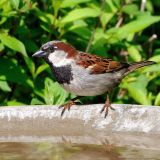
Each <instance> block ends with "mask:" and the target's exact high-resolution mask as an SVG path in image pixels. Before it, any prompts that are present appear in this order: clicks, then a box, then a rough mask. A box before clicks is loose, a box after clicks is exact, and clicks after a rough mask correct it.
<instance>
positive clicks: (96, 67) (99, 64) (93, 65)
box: [77, 52, 129, 74]
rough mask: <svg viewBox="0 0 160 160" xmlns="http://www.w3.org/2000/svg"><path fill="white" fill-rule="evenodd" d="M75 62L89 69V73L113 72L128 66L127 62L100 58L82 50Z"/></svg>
mask: <svg viewBox="0 0 160 160" xmlns="http://www.w3.org/2000/svg"><path fill="white" fill-rule="evenodd" d="M77 64H78V65H80V66H83V67H84V68H88V69H89V70H90V71H91V74H93V73H94V74H101V73H107V72H114V71H117V70H119V69H121V68H124V67H128V66H129V64H127V63H121V62H117V61H114V60H112V59H109V58H102V57H99V56H96V55H92V54H88V53H84V52H79V54H78V56H77Z"/></svg>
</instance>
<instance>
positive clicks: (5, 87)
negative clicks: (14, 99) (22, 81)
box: [0, 80, 11, 92]
mask: <svg viewBox="0 0 160 160" xmlns="http://www.w3.org/2000/svg"><path fill="white" fill-rule="evenodd" d="M0 90H2V91H5V92H10V91H11V88H10V87H9V85H8V83H7V82H6V81H2V80H0Z"/></svg>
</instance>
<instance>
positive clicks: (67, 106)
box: [59, 100, 76, 116]
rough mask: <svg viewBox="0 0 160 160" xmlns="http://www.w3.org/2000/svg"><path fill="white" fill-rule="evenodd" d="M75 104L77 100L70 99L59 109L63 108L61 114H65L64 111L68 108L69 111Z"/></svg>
mask: <svg viewBox="0 0 160 160" xmlns="http://www.w3.org/2000/svg"><path fill="white" fill-rule="evenodd" d="M75 104H76V103H75V101H73V100H71V101H69V102H68V103H66V104H64V105H61V106H59V109H60V108H63V109H62V112H61V116H63V114H64V112H65V110H66V109H68V111H69V110H70V108H71V106H73V105H75Z"/></svg>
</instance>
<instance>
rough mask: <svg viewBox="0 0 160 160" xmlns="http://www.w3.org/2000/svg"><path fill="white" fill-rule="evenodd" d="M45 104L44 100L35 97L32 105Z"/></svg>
mask: <svg viewBox="0 0 160 160" xmlns="http://www.w3.org/2000/svg"><path fill="white" fill-rule="evenodd" d="M38 104H39V105H43V104H44V103H43V102H42V101H40V100H39V99H37V98H33V99H32V100H31V105H38Z"/></svg>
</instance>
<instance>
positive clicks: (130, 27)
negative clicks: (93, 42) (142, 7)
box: [106, 13, 160, 43]
mask: <svg viewBox="0 0 160 160" xmlns="http://www.w3.org/2000/svg"><path fill="white" fill-rule="evenodd" d="M158 21H160V16H152V15H149V14H147V13H143V14H139V15H138V16H137V19H135V20H133V21H131V22H129V23H127V24H125V25H124V26H122V27H121V28H111V29H109V30H108V31H107V32H106V39H107V42H108V43H116V42H118V41H120V40H123V39H125V38H127V37H128V35H130V34H135V33H137V32H140V31H142V30H143V29H145V28H147V27H148V26H150V25H151V24H153V23H156V22H158Z"/></svg>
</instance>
